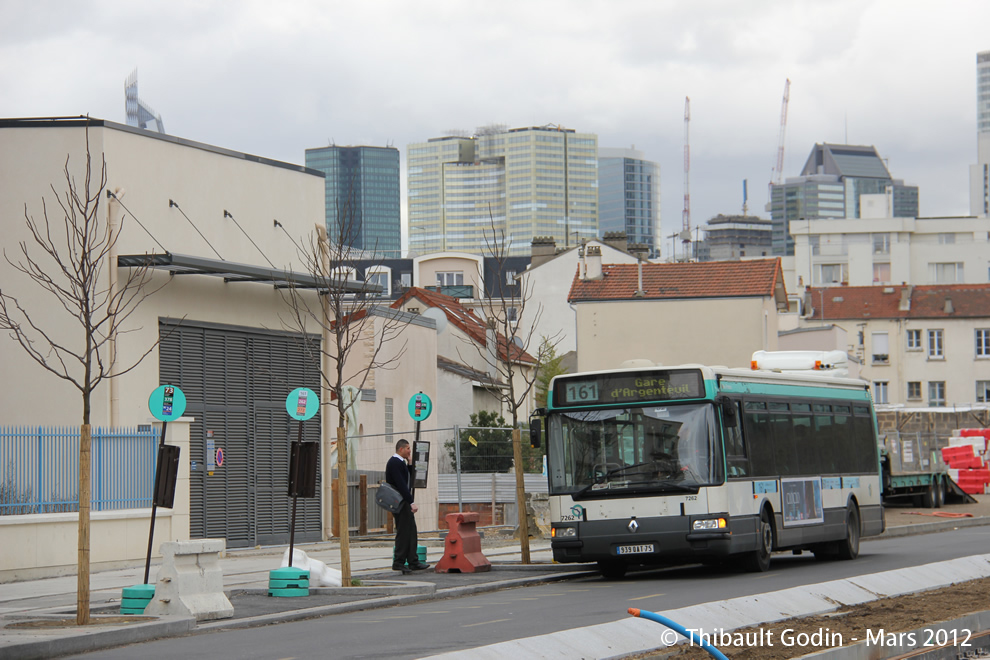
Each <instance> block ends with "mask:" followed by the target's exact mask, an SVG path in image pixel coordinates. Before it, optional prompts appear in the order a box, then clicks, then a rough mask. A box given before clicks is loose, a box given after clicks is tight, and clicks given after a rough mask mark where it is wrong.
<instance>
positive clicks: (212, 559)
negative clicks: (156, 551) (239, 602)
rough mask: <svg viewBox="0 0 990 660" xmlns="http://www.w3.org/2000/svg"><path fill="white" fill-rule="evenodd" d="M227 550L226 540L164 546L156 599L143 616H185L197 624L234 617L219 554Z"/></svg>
mask: <svg viewBox="0 0 990 660" xmlns="http://www.w3.org/2000/svg"><path fill="white" fill-rule="evenodd" d="M225 547H226V542H225V541H224V539H199V540H196V541H174V542H170V543H162V545H161V552H162V567H161V569H159V571H158V579H157V581H156V582H155V597H154V598H153V599H152V601H151V603H149V604H148V607H147V609H145V611H144V613H145V614H172V615H186V616H192V617H194V618H195V619H196V621H212V620H214V619H229V618H230V617H232V616H234V606H233V605H231V604H230V601H229V600H227V596H226V595H225V594H224V593H223V570H222V569H221V568H220V553H221V552H223V551H224V548H225Z"/></svg>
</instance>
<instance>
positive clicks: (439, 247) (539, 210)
mask: <svg viewBox="0 0 990 660" xmlns="http://www.w3.org/2000/svg"><path fill="white" fill-rule="evenodd" d="M597 156H598V138H597V136H595V135H593V134H591V133H577V132H575V131H574V130H572V129H564V128H559V127H556V126H542V127H532V128H516V129H509V130H506V129H504V128H501V127H486V128H483V129H479V130H478V131H477V134H476V135H474V136H472V137H457V136H451V137H443V138H433V139H430V140H428V141H426V142H419V143H416V144H411V145H409V148H408V154H407V167H408V173H409V179H408V185H409V202H408V203H409V247H410V249H411V250H413V251H415V252H419V253H421V254H422V253H428V252H438V251H448V250H451V251H459V252H467V253H471V254H482V255H488V254H491V253H492V246H491V245H490V243H491V242H492V241H493V240H495V241H498V242H501V241H502V240H503V239H502V237H503V236H504V240H505V245H504V248H505V252H506V254H508V255H511V256H519V255H528V254H529V251H530V244H531V242H532V240H533V237H534V236H551V237H553V238H555V239H556V240H557V244H558V245H568V244H570V245H574V244H576V243H577V242H578V241H579V240H580V239H581V238H594V237H596V236H597V235H598V161H597ZM493 224H494V232H493V231H492V228H493ZM498 249H501V247H499V248H498Z"/></svg>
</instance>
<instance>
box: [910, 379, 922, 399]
mask: <svg viewBox="0 0 990 660" xmlns="http://www.w3.org/2000/svg"><path fill="white" fill-rule="evenodd" d="M907 385H908V391H907V398H908V399H920V398H921V381H920V380H912V381H910V382H908V384H907Z"/></svg>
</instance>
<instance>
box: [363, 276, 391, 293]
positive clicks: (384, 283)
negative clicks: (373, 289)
mask: <svg viewBox="0 0 990 660" xmlns="http://www.w3.org/2000/svg"><path fill="white" fill-rule="evenodd" d="M365 280H367V282H368V284H373V285H375V286H380V287H381V288H382V290H381V292H380V293H373V294H371V295H373V296H379V297H381V298H388V296H389V290H388V273H368V274H367V275H365Z"/></svg>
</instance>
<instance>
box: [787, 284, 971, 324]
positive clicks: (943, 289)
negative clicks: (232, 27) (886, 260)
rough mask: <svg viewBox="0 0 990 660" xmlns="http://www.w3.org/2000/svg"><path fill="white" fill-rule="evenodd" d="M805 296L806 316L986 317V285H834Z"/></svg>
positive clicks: (864, 317) (894, 317)
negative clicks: (807, 307)
mask: <svg viewBox="0 0 990 660" xmlns="http://www.w3.org/2000/svg"><path fill="white" fill-rule="evenodd" d="M805 297H806V302H807V304H808V305H810V306H811V307H812V308H813V309H814V313H813V314H811V315H809V316H808V317H807V318H808V319H822V318H824V319H825V320H829V319H836V320H839V319H901V318H903V319H908V318H923V319H930V318H990V284H934V285H930V286H914V287H912V286H908V285H904V284H898V285H895V286H836V287H824V288H817V289H808V291H807V293H806V294H805ZM946 300H949V301H951V304H950V305H947V304H946ZM902 301H903V302H904V303H910V304H902ZM823 311H824V316H823V314H822V312H823Z"/></svg>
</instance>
